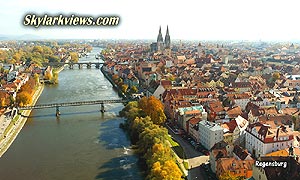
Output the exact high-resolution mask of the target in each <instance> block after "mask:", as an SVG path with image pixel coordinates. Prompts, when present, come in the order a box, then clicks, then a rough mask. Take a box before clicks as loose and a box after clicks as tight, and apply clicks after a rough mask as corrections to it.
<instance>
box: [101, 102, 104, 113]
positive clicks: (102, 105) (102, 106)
mask: <svg viewBox="0 0 300 180" xmlns="http://www.w3.org/2000/svg"><path fill="white" fill-rule="evenodd" d="M100 111H101V112H102V113H104V112H105V108H104V104H103V103H101V109H100Z"/></svg>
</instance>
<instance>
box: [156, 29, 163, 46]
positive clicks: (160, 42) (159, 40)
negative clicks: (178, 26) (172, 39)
mask: <svg viewBox="0 0 300 180" xmlns="http://www.w3.org/2000/svg"><path fill="white" fill-rule="evenodd" d="M163 50H164V39H163V37H162V34H161V27H159V32H158V36H157V51H160V52H161V51H163Z"/></svg>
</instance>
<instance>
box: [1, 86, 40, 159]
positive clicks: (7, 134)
mask: <svg viewBox="0 0 300 180" xmlns="http://www.w3.org/2000/svg"><path fill="white" fill-rule="evenodd" d="M43 89H44V85H43V84H40V85H39V87H38V88H37V90H36V91H35V93H34V95H33V96H32V103H31V104H30V105H35V103H36V102H37V100H38V98H39V97H40V95H41V94H42V92H43ZM30 113H31V110H24V111H22V113H21V115H17V116H16V117H15V119H12V120H11V122H10V123H11V125H8V126H7V128H8V129H7V130H6V131H4V132H3V133H4V134H3V136H1V137H0V157H2V155H3V154H4V153H5V152H6V151H7V150H8V148H9V147H10V145H11V144H12V143H13V142H14V140H15V139H16V137H17V136H18V134H19V133H20V131H21V130H22V128H23V126H24V125H25V123H26V121H27V117H28V116H29V115H30ZM4 118H5V117H4Z"/></svg>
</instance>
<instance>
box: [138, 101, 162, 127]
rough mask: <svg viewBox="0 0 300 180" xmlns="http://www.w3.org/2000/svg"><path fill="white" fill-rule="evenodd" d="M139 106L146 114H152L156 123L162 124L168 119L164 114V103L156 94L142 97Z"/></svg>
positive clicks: (151, 116)
mask: <svg viewBox="0 0 300 180" xmlns="http://www.w3.org/2000/svg"><path fill="white" fill-rule="evenodd" d="M139 108H141V109H142V110H143V111H144V112H145V113H146V115H148V116H150V118H151V119H152V121H153V123H154V124H158V125H161V124H163V123H164V122H165V121H166V119H167V118H166V116H165V114H164V105H163V104H162V102H161V101H160V100H159V99H157V98H155V97H154V96H150V97H149V98H147V97H143V98H142V99H140V101H139Z"/></svg>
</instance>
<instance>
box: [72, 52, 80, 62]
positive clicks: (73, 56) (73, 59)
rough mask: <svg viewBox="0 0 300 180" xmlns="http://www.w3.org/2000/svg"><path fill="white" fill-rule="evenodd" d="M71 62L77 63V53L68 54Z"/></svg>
mask: <svg viewBox="0 0 300 180" xmlns="http://www.w3.org/2000/svg"><path fill="white" fill-rule="evenodd" d="M70 57H71V61H72V62H74V63H77V62H78V61H79V56H78V53H77V52H70Z"/></svg>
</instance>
